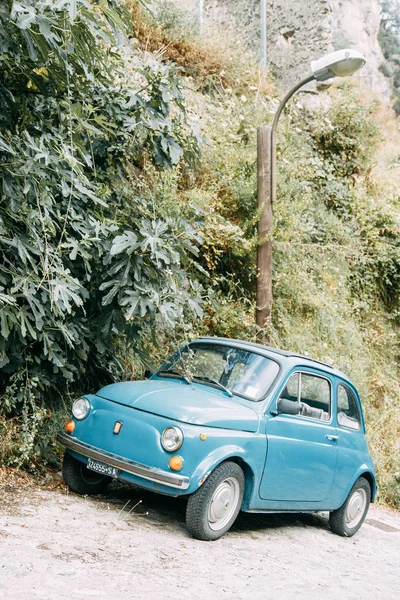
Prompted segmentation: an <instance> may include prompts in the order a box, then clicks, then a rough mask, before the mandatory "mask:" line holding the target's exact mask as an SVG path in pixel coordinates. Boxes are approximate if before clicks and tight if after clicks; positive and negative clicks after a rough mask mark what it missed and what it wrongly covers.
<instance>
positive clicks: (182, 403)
mask: <svg viewBox="0 0 400 600" xmlns="http://www.w3.org/2000/svg"><path fill="white" fill-rule="evenodd" d="M96 395H97V396H100V397H101V398H105V399H106V400H111V401H112V402H117V403H118V404H123V405H125V406H131V407H132V408H135V409H137V410H143V411H145V412H149V413H153V414H155V415H160V416H162V417H168V418H170V419H173V420H175V421H182V422H185V423H191V424H193V425H207V426H209V427H222V428H224V429H238V430H242V431H254V432H255V431H257V430H258V414H257V412H256V411H255V410H253V409H252V408H250V407H249V406H246V405H245V404H244V401H243V403H242V401H241V400H239V399H236V398H235V397H232V398H230V397H229V396H228V395H227V394H226V393H225V392H224V391H222V390H218V389H216V388H212V387H209V386H206V385H202V384H197V383H192V384H191V385H188V384H187V383H186V382H185V381H177V380H172V381H170V380H169V381H166V380H160V379H159V380H148V381H128V382H124V383H113V384H112V385H107V386H106V387H104V388H102V389H101V390H99V391H98V392H97V394H96Z"/></svg>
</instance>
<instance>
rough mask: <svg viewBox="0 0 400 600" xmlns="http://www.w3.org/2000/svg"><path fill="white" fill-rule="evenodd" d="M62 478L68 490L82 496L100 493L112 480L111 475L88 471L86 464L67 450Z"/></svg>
mask: <svg viewBox="0 0 400 600" xmlns="http://www.w3.org/2000/svg"><path fill="white" fill-rule="evenodd" d="M63 478H64V481H65V483H66V484H67V486H68V487H69V489H70V490H72V491H73V492H76V493H77V494H81V495H82V496H85V495H86V494H89V495H92V494H101V493H103V492H105V491H106V489H107V488H108V486H109V485H110V483H111V481H112V477H107V475H100V473H95V472H94V471H90V470H89V469H88V468H87V466H86V465H84V464H83V463H82V462H80V461H79V460H76V458H74V457H73V456H71V455H70V454H69V453H68V452H65V454H64V461H63Z"/></svg>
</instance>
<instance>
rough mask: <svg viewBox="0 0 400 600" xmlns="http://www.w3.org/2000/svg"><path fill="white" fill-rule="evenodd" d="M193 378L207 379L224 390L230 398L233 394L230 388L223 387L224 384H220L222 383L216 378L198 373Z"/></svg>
mask: <svg viewBox="0 0 400 600" xmlns="http://www.w3.org/2000/svg"><path fill="white" fill-rule="evenodd" d="M193 379H198V380H199V381H207V382H210V383H213V384H214V385H216V386H217V387H219V388H220V389H221V390H224V392H226V393H227V394H228V396H229V397H230V398H232V396H233V394H232V392H231V390H230V389H229V388H227V387H225V386H224V385H222V383H220V382H219V381H217V379H213V378H212V377H206V376H200V375H194V377H193Z"/></svg>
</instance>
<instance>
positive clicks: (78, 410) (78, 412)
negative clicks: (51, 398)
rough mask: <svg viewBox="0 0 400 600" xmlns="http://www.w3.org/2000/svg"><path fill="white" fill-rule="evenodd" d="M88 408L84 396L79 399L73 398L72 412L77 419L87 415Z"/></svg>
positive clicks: (88, 405) (79, 419)
mask: <svg viewBox="0 0 400 600" xmlns="http://www.w3.org/2000/svg"><path fill="white" fill-rule="evenodd" d="M89 410H90V402H89V400H87V399H86V398H79V400H75V402H74V403H73V405H72V414H73V415H74V417H75V419H78V421H82V419H84V418H85V417H87V416H88V414H89Z"/></svg>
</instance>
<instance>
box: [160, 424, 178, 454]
mask: <svg viewBox="0 0 400 600" xmlns="http://www.w3.org/2000/svg"><path fill="white" fill-rule="evenodd" d="M161 444H162V447H163V448H164V450H166V451H167V452H176V451H177V450H179V448H180V447H181V446H182V444H183V433H182V430H181V429H179V427H175V426H174V427H167V428H166V429H164V431H163V432H162V435H161Z"/></svg>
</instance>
